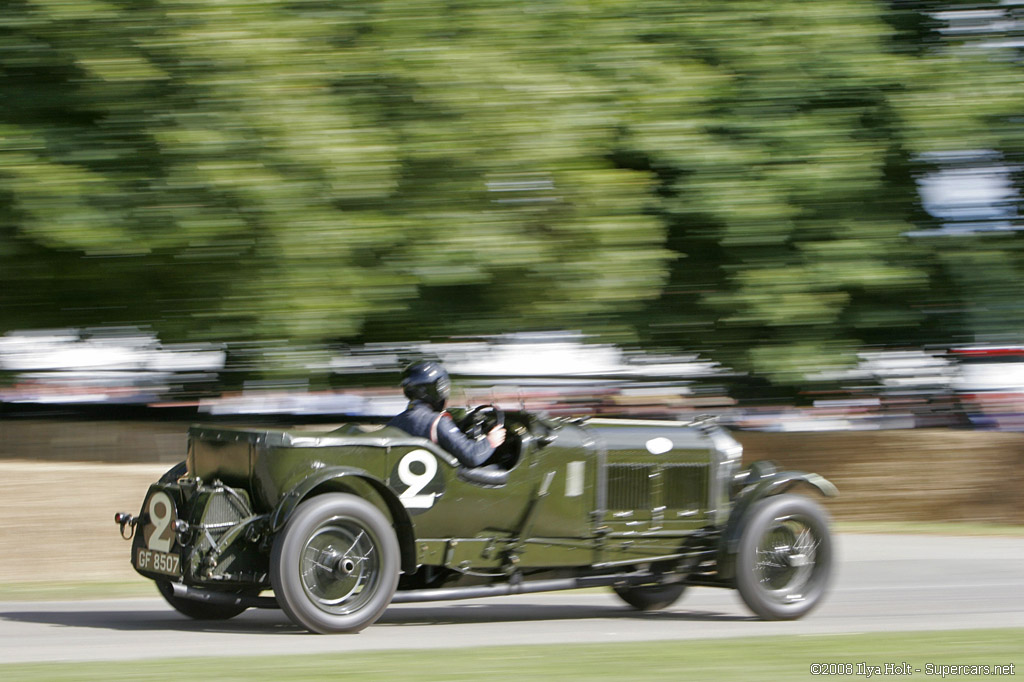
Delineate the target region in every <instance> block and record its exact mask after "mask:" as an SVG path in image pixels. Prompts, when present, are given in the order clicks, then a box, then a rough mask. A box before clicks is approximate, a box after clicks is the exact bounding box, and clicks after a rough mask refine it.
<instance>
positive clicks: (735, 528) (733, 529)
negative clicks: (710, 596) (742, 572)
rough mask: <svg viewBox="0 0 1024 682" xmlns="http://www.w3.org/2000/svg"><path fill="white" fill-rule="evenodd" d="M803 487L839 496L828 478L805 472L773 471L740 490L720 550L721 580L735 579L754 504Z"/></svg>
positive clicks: (827, 495) (831, 495)
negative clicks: (741, 539) (744, 535)
mask: <svg viewBox="0 0 1024 682" xmlns="http://www.w3.org/2000/svg"><path fill="white" fill-rule="evenodd" d="M771 468H772V467H771V466H770V465H769V466H768V467H766V468H764V469H762V471H765V472H767V471H770V470H771ZM801 484H804V485H809V486H810V487H811V488H813V489H815V490H816V491H818V492H819V493H821V495H822V496H824V497H838V496H839V489H838V488H836V486H835V485H834V484H833V483H832V482H831V481H829V480H828V479H827V478H825V477H824V476H819V475H818V474H812V473H807V472H805V471H771V473H765V474H763V475H760V476H759V478H758V480H757V481H756V482H755V483H752V484H750V485H748V486H747V487H745V488H743V490H741V491H740V493H739V494H738V495H737V496H736V499H735V500H734V501H733V505H732V512H731V513H730V514H729V522H728V523H727V524H726V526H725V532H724V533H723V534H722V540H721V545H719V549H718V575H719V577H720V578H723V579H726V580H730V579H732V577H733V574H734V568H735V556H736V551H737V549H738V548H739V544H740V536H741V535H742V534H743V529H744V528H745V527H746V525H747V518H748V516H749V515H750V509H751V508H752V507H753V506H754V504H756V503H757V502H759V501H761V500H763V499H765V498H766V497H772V496H773V495H781V494H782V493H784V492H786V491H788V490H790V489H792V488H793V487H795V486H797V485H801Z"/></svg>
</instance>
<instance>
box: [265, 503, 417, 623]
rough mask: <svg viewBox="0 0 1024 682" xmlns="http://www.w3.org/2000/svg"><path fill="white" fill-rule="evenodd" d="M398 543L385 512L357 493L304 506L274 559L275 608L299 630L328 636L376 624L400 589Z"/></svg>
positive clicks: (278, 545)
mask: <svg viewBox="0 0 1024 682" xmlns="http://www.w3.org/2000/svg"><path fill="white" fill-rule="evenodd" d="M398 572H399V549H398V540H397V539H396V538H395V532H394V530H393V529H392V527H391V524H390V523H389V522H388V520H387V518H385V516H384V514H382V513H381V511H380V510H379V509H377V508H376V507H375V506H373V505H372V504H370V503H369V502H367V501H366V500H364V499H362V498H360V497H356V496H354V495H346V494H336V493H331V494H325V495H318V496H317V497H314V498H313V499H311V500H308V501H306V502H303V503H302V504H301V505H299V508H298V509H297V510H296V512H295V514H294V515H293V516H292V517H291V519H289V521H288V523H287V524H286V525H285V527H284V530H283V531H282V532H281V534H280V535H278V537H277V539H276V540H275V542H274V547H273V550H272V552H271V555H270V580H271V583H272V584H273V586H274V594H275V595H276V597H277V602H278V604H279V605H280V606H281V608H282V609H283V610H284V612H285V613H286V614H288V617H289V618H291V619H292V621H293V622H295V623H296V624H298V625H301V626H303V627H305V628H307V629H308V630H312V631H313V632H319V633H323V634H330V633H338V632H359V631H360V630H362V629H363V628H365V627H366V626H368V625H370V624H372V623H374V622H375V621H376V620H377V619H378V618H380V616H381V614H382V613H384V609H386V608H387V607H388V604H390V603H391V597H392V596H394V594H395V589H396V588H397V587H398Z"/></svg>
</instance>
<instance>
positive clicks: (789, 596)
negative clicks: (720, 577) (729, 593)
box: [736, 495, 832, 620]
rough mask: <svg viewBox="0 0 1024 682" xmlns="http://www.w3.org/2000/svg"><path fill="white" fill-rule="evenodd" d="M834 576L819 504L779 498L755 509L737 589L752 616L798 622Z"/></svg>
mask: <svg viewBox="0 0 1024 682" xmlns="http://www.w3.org/2000/svg"><path fill="white" fill-rule="evenodd" d="M831 572H832V541H831V535H830V534H829V530H828V516H827V515H826V514H825V511H824V510H823V509H822V508H821V507H820V506H819V505H817V504H815V503H814V502H813V501H811V500H809V499H807V498H805V497H800V496H797V495H779V496H777V497H769V498H767V499H764V500H761V501H760V502H757V503H756V504H755V505H754V506H753V508H752V509H751V510H750V512H749V514H748V517H747V519H746V526H745V528H744V530H743V533H742V535H741V537H740V544H739V551H738V552H737V556H736V587H737V589H738V590H739V591H740V596H742V597H743V601H744V602H745V603H746V604H747V606H749V607H750V609H751V610H752V611H753V612H754V613H756V614H757V615H759V616H761V617H762V618H764V619H766V620H789V619H794V618H800V617H801V616H803V615H805V614H806V613H807V612H809V611H810V610H811V609H813V608H814V607H815V606H816V605H817V604H818V602H819V601H820V600H821V598H822V597H823V596H824V594H825V590H826V588H827V586H828V582H829V579H830V577H831Z"/></svg>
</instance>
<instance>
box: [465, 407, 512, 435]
mask: <svg viewBox="0 0 1024 682" xmlns="http://www.w3.org/2000/svg"><path fill="white" fill-rule="evenodd" d="M504 425H505V413H504V412H502V411H501V410H500V409H498V408H497V407H495V406H494V405H480V406H478V407H474V408H473V409H472V410H470V411H469V412H467V413H466V416H465V417H463V418H462V419H461V420H460V421H459V428H460V429H461V430H462V432H463V433H464V434H466V435H467V436H469V437H470V438H474V439H476V438H480V437H482V436H486V435H487V434H488V433H489V432H490V430H491V429H493V428H494V427H496V426H504Z"/></svg>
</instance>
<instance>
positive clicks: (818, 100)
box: [0, 0, 1024, 383]
mask: <svg viewBox="0 0 1024 682" xmlns="http://www.w3.org/2000/svg"><path fill="white" fill-rule="evenodd" d="M953 5H956V3H937V2H892V3H882V2H874V1H869V0H830V1H829V2H820V3H807V2H805V1H803V0H779V1H777V2H774V3H770V4H765V3H762V2H752V1H745V0H735V1H733V2H729V3H718V2H707V1H703V2H698V1H683V2H680V1H679V0H673V1H672V2H667V1H663V0H650V1H648V2H644V3H639V4H638V3H635V2H627V1H626V0H586V1H583V0H575V1H574V0H569V1H565V2H558V3H555V2H549V1H548V0H523V1H522V2H514V3H509V2H497V1H496V0H403V1H402V2H394V1H390V2H385V1H383V0H380V1H376V2H375V1H372V0H366V1H365V2H361V3H357V4H352V3H337V2H328V1H327V0H288V1H285V0H261V1H259V2H253V1H252V0H247V1H244V2H243V1H233V0H217V1H216V2H211V1H210V0H203V1H202V2H199V1H196V0H142V1H139V0H131V1H128V0H8V2H6V3H5V8H4V11H3V13H2V14H0V263H2V269H0V278H2V279H3V280H4V283H3V286H2V287H0V304H2V310H3V317H2V318H0V330H7V329H15V328H29V327H39V326H67V325H91V324H142V325H149V326H151V327H153V328H154V329H156V330H158V331H159V332H160V334H161V336H162V338H165V339H166V340H169V341H182V340H188V341H198V340H217V341H244V342H267V341H271V340H275V339H287V340H288V341H289V342H291V343H294V344H298V345H304V346H307V347H316V346H323V345H325V344H330V343H338V342H373V341H385V340H387V341H395V340H410V339H415V338H427V337H432V336H456V335H472V334H495V333H501V332H509V331H516V330H523V329H561V328H572V329H582V330H584V331H588V332H596V333H599V334H603V335H605V336H606V338H613V339H615V340H619V341H632V342H639V343H642V344H647V345H656V346H659V347H674V348H685V349H698V350H703V351H706V352H708V353H709V354H711V355H712V356H714V357H716V358H717V359H720V360H722V361H723V362H726V363H728V364H731V365H733V366H735V367H737V368H740V369H744V370H751V371H754V372H756V373H759V374H762V375H765V376H768V377H771V378H772V379H773V380H775V381H777V382H782V383H787V382H794V381H799V377H800V374H801V372H802V371H803V370H805V369H807V368H808V367H810V366H815V365H822V364H829V363H834V362H836V361H838V360H839V359H841V358H842V357H843V355H844V353H847V352H850V351H852V350H855V349H856V348H858V347H859V346H861V345H862V344H866V343H919V342H922V341H931V342H934V341H941V340H947V339H951V338H954V337H959V336H963V335H969V334H971V333H974V332H976V331H977V326H978V324H982V323H981V322H979V320H977V319H976V317H977V315H976V314H973V313H972V312H971V311H972V310H977V309H979V308H981V307H984V306H987V305H990V304H992V303H993V297H994V299H995V301H996V302H998V301H1006V302H1009V303H1008V305H1009V306H1010V307H1012V308H1013V309H1014V310H1015V311H1016V313H1015V315H1012V316H1011V317H1010V318H1008V319H1012V320H1013V321H1014V323H1015V322H1016V321H1017V320H1018V319H1019V320H1020V321H1021V322H1024V311H1022V310H1021V309H1020V305H1021V304H1020V300H1021V299H1022V297H1021V296H1020V292H1019V291H1018V287H1019V285H1018V282H1019V281H1021V280H1020V278H1019V277H1018V275H1019V273H1020V268H1021V259H1020V256H1019V253H1018V251H1019V249H1018V247H1017V246H1016V244H1017V243H1018V241H1019V240H1018V239H1017V238H1016V237H1015V236H1013V235H1010V236H1008V237H1007V236H1003V237H997V238H987V237H969V238H958V239H956V240H951V239H948V238H945V239H935V240H931V239H910V238H908V237H906V236H905V233H907V232H908V231H910V230H913V229H915V228H919V227H921V226H922V225H924V226H928V225H929V223H932V226H934V220H933V219H932V218H930V217H929V216H928V215H927V213H926V212H925V211H924V210H923V209H922V206H921V202H920V198H919V197H918V195H917V191H916V181H917V179H918V178H919V177H920V176H921V174H922V173H925V172H927V171H928V168H927V164H925V163H924V162H922V161H921V158H922V155H923V154H927V153H934V152H949V151H958V150H964V149H989V150H998V151H999V152H1000V153H1001V154H1002V155H1003V157H1004V158H1005V159H1006V160H1007V163H1020V161H1021V156H1022V151H1024V134H1022V126H1021V125H1020V116H1021V114H1022V112H1024V87H1021V86H1022V84H1024V70H1022V68H1021V66H1020V65H1019V64H1015V63H1013V62H1012V61H1011V60H1007V59H1004V58H1003V51H995V52H994V51H991V50H988V51H987V50H971V49H963V47H962V46H958V45H956V44H954V43H952V42H950V41H945V42H942V41H939V40H937V33H936V32H935V27H934V26H933V25H932V24H933V23H934V21H933V20H932V18H931V17H932V16H933V13H934V12H935V11H936V10H939V9H942V8H943V7H948V6H953ZM1015 117H1016V118H1015ZM993 267H994V268H997V269H998V270H999V273H1000V274H999V278H998V280H997V281H995V282H990V281H989V279H988V277H989V276H990V274H991V273H992V268H993ZM936 310H941V311H944V312H942V313H941V314H936V313H935V312H934V311H936ZM949 311H952V312H949ZM972 315H973V316H972ZM989 321H991V320H989ZM986 324H987V323H986ZM1017 329H1019V327H1017Z"/></svg>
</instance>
